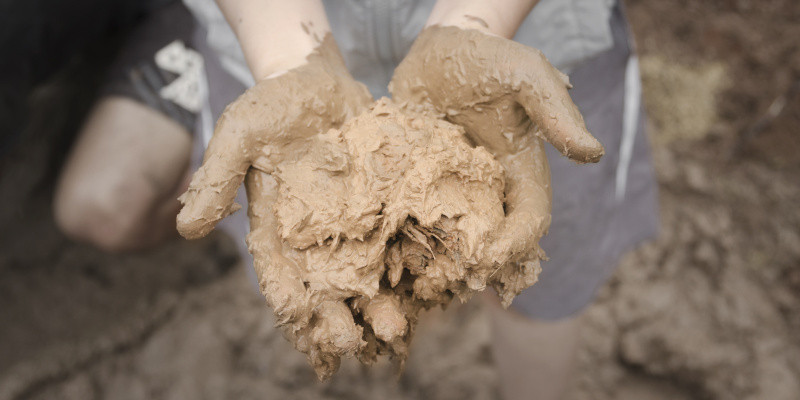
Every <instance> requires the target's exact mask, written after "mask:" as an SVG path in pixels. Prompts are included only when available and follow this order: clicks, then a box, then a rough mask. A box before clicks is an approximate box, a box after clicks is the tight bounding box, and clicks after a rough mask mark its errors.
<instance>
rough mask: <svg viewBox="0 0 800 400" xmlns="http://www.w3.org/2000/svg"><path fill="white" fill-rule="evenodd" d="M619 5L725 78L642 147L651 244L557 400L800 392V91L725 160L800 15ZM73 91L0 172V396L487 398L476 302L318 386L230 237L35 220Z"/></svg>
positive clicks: (601, 308)
mask: <svg viewBox="0 0 800 400" xmlns="http://www.w3.org/2000/svg"><path fill="white" fill-rule="evenodd" d="M628 6H629V7H628V11H629V13H630V16H631V20H632V23H633V28H634V32H635V34H636V36H637V40H638V45H639V49H640V51H641V52H642V53H643V56H647V57H659V58H660V59H661V60H666V61H665V62H671V63H680V64H679V65H681V66H683V67H686V68H696V70H697V71H703V70H707V69H703V68H704V66H707V65H713V64H707V63H722V64H724V65H725V69H726V73H727V74H728V78H729V79H730V80H732V81H734V82H737V84H736V85H733V86H731V87H728V88H723V89H721V91H720V92H719V93H717V94H716V98H717V106H716V112H715V116H714V117H713V118H711V121H712V122H711V123H710V128H709V129H708V131H707V132H705V134H704V135H697V136H695V135H692V137H691V138H677V139H675V140H668V141H658V140H656V141H654V142H656V143H657V144H656V148H655V150H654V152H655V160H656V170H657V174H658V180H659V183H660V201H661V207H662V208H661V221H662V228H661V234H660V236H659V238H658V239H657V240H655V241H654V242H652V243H649V244H646V245H644V246H643V247H642V248H640V249H637V250H635V251H633V252H631V253H630V254H628V255H627V256H626V257H625V258H624V259H623V260H622V262H621V263H620V268H619V269H618V270H617V273H616V274H615V276H614V278H613V280H612V281H611V282H609V284H608V285H606V287H605V288H604V289H603V290H602V292H601V293H600V295H599V298H598V302H597V304H595V305H594V306H592V307H591V308H590V309H589V310H588V311H587V313H586V314H585V315H584V316H583V317H582V319H583V320H582V323H583V327H582V332H583V333H582V348H581V352H580V358H579V360H580V368H579V373H578V375H577V377H576V379H575V385H574V388H573V390H572V392H571V393H570V395H569V396H568V397H567V398H569V399H581V400H582V399H623V400H625V399H651V400H652V399H708V398H711V399H730V398H736V399H795V398H798V397H800V388H798V387H797V382H798V381H800V365H799V364H800V363H798V360H800V341H799V340H798V338H800V298H798V297H800V295H798V293H800V270H798V265H800V228H799V227H800V215H799V214H800V212H799V211H798V209H797V206H796V204H797V199H798V198H800V182H798V179H797V177H798V176H800V157H798V154H800V151H797V150H798V149H800V143H798V139H797V138H798V137H800V136H798V134H797V129H798V128H797V127H798V126H800V120H799V119H798V115H800V99H797V98H794V99H792V100H791V101H789V103H788V104H787V105H786V109H785V111H784V112H783V113H782V114H781V115H779V116H778V117H777V118H775V119H774V120H773V121H772V122H771V123H770V125H769V126H768V127H767V128H766V129H765V130H763V131H762V132H761V133H759V134H758V135H757V136H756V137H755V138H754V139H753V140H750V141H747V142H746V144H745V145H743V146H740V147H741V148H742V150H741V154H740V155H739V156H738V157H737V158H734V159H730V158H728V157H727V155H726V154H727V151H728V150H729V149H731V148H734V147H735V146H736V145H737V144H738V143H740V139H739V137H740V135H739V134H740V132H743V131H746V130H747V129H748V128H749V127H750V126H751V124H752V123H753V122H754V121H756V120H757V119H758V118H760V117H761V116H762V115H763V114H764V113H765V112H766V110H767V109H768V107H769V106H770V104H771V103H772V102H773V100H775V98H777V97H778V96H780V95H781V93H783V92H784V91H785V90H786V89H787V87H788V85H789V84H790V83H791V82H792V81H793V80H794V79H797V77H798V76H800V51H798V47H797V46H798V45H797V43H796V42H797V41H796V38H797V37H798V36H800V32H798V26H797V24H796V21H797V20H798V18H800V6H798V5H797V4H796V2H793V1H788V0H787V1H777V2H771V3H769V4H766V3H762V2H741V1H737V2H734V1H714V2H693V1H685V2H683V1H682V2H679V3H678V4H677V5H676V4H675V3H671V4H668V3H667V2H661V1H655V0H638V1H632V2H629V4H628ZM654 64H656V65H657V64H658V63H654ZM644 73H645V74H646V75H647V74H650V76H647V77H646V79H645V81H647V80H648V79H651V78H654V79H658V77H659V74H658V70H657V69H655V70H648V71H644ZM56 84H58V82H56ZM82 90H83V88H82V87H80V85H75V84H64V83H63V82H62V83H61V84H60V86H58V85H56V86H50V87H49V88H48V89H47V90H46V91H41V92H39V93H38V94H37V98H36V99H34V100H37V101H34V104H35V105H36V107H37V109H38V110H39V111H40V113H39V114H38V120H39V121H47V124H46V126H45V124H43V123H42V124H40V125H39V126H34V127H32V128H31V129H33V128H35V129H33V130H31V131H30V132H29V134H28V135H26V136H25V139H24V141H23V142H22V143H21V146H20V147H19V148H18V149H17V150H16V151H15V153H14V154H13V155H11V156H10V158H7V159H5V160H4V161H3V165H2V169H0V170H1V171H2V175H0V201H1V202H2V207H0V226H2V229H0V326H2V327H3V328H2V329H0V399H14V398H26V399H51V398H63V399H100V398H113V399H152V398H169V399H184V398H202V397H204V396H205V397H210V398H213V397H216V398H260V399H264V398H266V399H272V398H274V399H283V398H305V399H335V398H354V399H373V398H386V399H415V398H429V399H449V398H452V399H465V398H472V399H489V398H496V391H495V390H496V375H495V372H494V369H493V367H492V359H491V354H490V353H489V351H488V342H489V340H490V334H489V330H488V326H487V324H486V314H485V311H484V309H483V307H482V306H481V305H480V304H479V303H475V302H470V303H468V304H467V305H465V306H463V307H451V308H449V309H448V310H447V311H444V312H440V311H437V312H436V313H435V314H424V315H423V318H424V319H425V320H424V321H423V322H422V323H421V327H422V328H421V329H420V330H419V332H418V333H417V335H416V338H415V343H414V345H413V346H414V347H413V348H412V350H411V356H410V358H409V360H408V362H407V365H406V369H405V373H404V374H403V375H402V377H400V379H399V380H397V379H396V378H395V376H394V372H393V370H392V368H390V366H389V365H386V364H378V365H377V366H376V367H370V368H362V367H361V366H360V365H359V364H358V363H357V362H344V363H343V365H342V367H341V369H340V371H339V372H338V373H337V375H336V376H335V377H334V378H333V379H332V380H331V381H330V382H328V383H324V384H321V383H316V379H317V378H316V376H315V375H314V373H313V371H312V370H311V369H310V368H309V367H308V365H307V363H306V360H305V358H304V356H303V355H302V354H301V353H299V352H297V351H296V350H294V349H293V348H292V347H291V345H290V344H289V343H288V342H287V341H286V340H285V339H284V338H283V337H282V336H281V335H280V332H279V331H278V330H276V329H275V328H274V326H273V324H274V320H273V319H272V317H271V311H270V310H268V309H267V308H266V307H264V305H263V298H262V297H261V296H260V295H259V294H257V293H254V291H252V290H251V288H250V286H249V283H248V282H247V280H246V278H245V276H244V274H243V272H242V271H241V269H240V268H237V267H236V266H235V265H231V264H232V263H235V261H234V260H232V259H231V257H233V254H234V253H235V251H234V250H233V248H232V247H231V245H230V243H229V242H228V241H227V240H226V239H225V238H223V237H221V236H214V237H212V238H210V239H209V240H204V241H200V242H189V243H181V242H176V243H173V244H170V245H168V246H167V247H165V248H163V249H159V250H154V251H150V252H145V253H142V254H138V255H134V256H110V255H104V254H102V253H100V252H97V251H95V250H92V249H89V248H88V247H85V246H79V245H76V244H73V243H70V242H69V241H67V240H66V239H64V238H63V237H62V236H61V235H60V234H59V233H58V232H57V231H56V229H55V227H54V225H53V222H52V216H51V214H50V211H49V201H50V198H49V196H50V194H51V192H52V179H53V174H54V171H55V168H56V166H57V163H56V162H55V161H54V160H57V159H58V152H59V151H62V150H60V149H59V148H55V147H54V146H56V145H57V144H58V143H59V142H58V140H56V139H55V138H56V137H57V136H58V135H60V134H62V133H63V132H61V131H59V130H63V129H68V128H69V127H70V126H72V127H74V124H70V123H68V122H67V121H68V120H69V118H74V117H71V116H70V113H76V110H75V109H74V108H70V104H72V103H75V102H76V96H75V94H76V93H78V94H79V93H81V91H82ZM653 90H654V89H653V88H652V87H649V86H645V95H646V96H659V93H658V92H654V91H653ZM42 98H44V99H45V100H47V102H45V103H46V104H43V102H42V101H41V100H42ZM684 101H687V102H688V101H692V99H691V98H686V99H685V100H684ZM650 104H652V103H650ZM649 112H650V113H651V114H652V113H659V112H662V111H661V110H659V109H658V108H657V107H656V108H652V109H649ZM45 117H46V118H45ZM665 120H666V119H665ZM703 120H704V121H705V120H706V119H703ZM651 133H652V134H653V135H658V134H659V133H658V132H657V131H651ZM226 265H227V267H226ZM545 267H546V265H545Z"/></svg>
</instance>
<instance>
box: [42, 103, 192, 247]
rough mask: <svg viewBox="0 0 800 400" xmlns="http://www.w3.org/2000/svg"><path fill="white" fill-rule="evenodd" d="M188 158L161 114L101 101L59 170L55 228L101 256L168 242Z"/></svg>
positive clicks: (176, 128)
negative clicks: (102, 251) (91, 246)
mask: <svg viewBox="0 0 800 400" xmlns="http://www.w3.org/2000/svg"><path fill="white" fill-rule="evenodd" d="M190 151H191V135H190V134H189V133H188V132H187V131H186V130H185V129H184V128H183V127H181V126H180V125H178V124H177V123H175V122H173V121H172V120H170V119H169V118H167V117H166V116H164V115H162V114H161V113H159V112H157V111H155V110H152V109H150V108H148V107H146V106H144V105H142V104H140V103H138V102H135V101H133V100H130V99H127V98H123V97H108V98H104V99H101V100H100V101H99V102H98V103H97V104H96V105H95V107H94V109H93V110H92V111H91V113H90V114H89V117H88V118H87V120H86V123H85V125H84V127H83V128H82V130H81V132H80V134H79V136H78V138H77V141H76V143H75V146H74V148H73V149H72V152H71V154H70V155H69V157H68V159H67V162H66V164H65V165H64V169H63V171H62V174H61V177H60V179H59V182H58V187H57V189H56V195H55V199H54V204H53V209H54V213H55V219H56V223H57V224H58V225H59V227H60V228H61V229H62V230H63V231H64V233H65V234H67V235H68V236H70V237H71V238H73V239H76V240H81V241H86V242H89V243H92V244H94V245H96V246H98V247H100V248H102V249H105V250H107V251H123V250H131V249H137V248H142V247H146V246H150V245H154V244H157V243H159V242H161V241H163V240H164V239H166V238H168V237H170V236H173V235H175V216H176V215H177V213H178V210H179V208H180V204H179V202H178V201H177V196H178V195H179V194H180V192H182V190H183V188H184V187H185V186H186V182H187V172H188V171H187V169H188V165H189V156H190Z"/></svg>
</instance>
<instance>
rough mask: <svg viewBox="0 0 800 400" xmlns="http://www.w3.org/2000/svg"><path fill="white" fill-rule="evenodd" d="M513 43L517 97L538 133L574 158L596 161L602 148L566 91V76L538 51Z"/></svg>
mask: <svg viewBox="0 0 800 400" xmlns="http://www.w3.org/2000/svg"><path fill="white" fill-rule="evenodd" d="M514 44H515V45H517V46H518V47H519V48H518V49H516V50H518V51H516V52H515V54H516V58H517V61H516V62H515V63H514V65H516V66H517V67H520V69H519V70H518V71H516V73H517V74H518V75H519V76H518V78H519V79H520V90H519V92H518V93H517V95H516V100H517V102H518V103H519V104H520V105H522V107H523V108H525V112H526V114H528V118H530V119H531V121H532V122H533V123H534V124H535V125H536V126H537V127H538V128H539V132H537V133H538V134H539V135H541V136H542V137H543V139H545V140H547V141H548V142H549V143H550V144H551V145H553V147H555V148H556V149H557V150H558V151H559V152H561V154H563V155H565V156H567V157H569V158H570V159H572V160H574V161H577V162H580V163H586V162H597V161H599V160H600V158H601V157H602V156H603V154H604V152H605V150H604V149H603V145H602V144H600V142H599V141H598V140H597V139H595V137H594V136H592V134H591V133H589V131H588V130H587V129H586V123H585V122H584V121H583V116H582V115H581V113H580V111H579V110H578V107H577V106H576V105H575V103H573V101H572V98H571V97H570V96H569V93H568V92H567V90H568V89H570V88H571V87H572V85H570V83H569V77H568V76H567V75H566V74H564V73H563V72H561V71H559V70H558V69H556V68H555V67H554V66H552V65H551V64H550V62H549V61H547V59H546V58H545V56H544V55H543V54H542V52H541V51H539V50H537V49H533V48H530V47H526V46H523V45H521V44H518V43H514ZM517 46H515V47H517Z"/></svg>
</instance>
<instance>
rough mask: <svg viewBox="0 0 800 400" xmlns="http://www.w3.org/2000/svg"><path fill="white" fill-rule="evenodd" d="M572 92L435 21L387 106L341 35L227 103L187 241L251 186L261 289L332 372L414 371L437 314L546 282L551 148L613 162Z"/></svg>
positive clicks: (190, 200) (195, 186)
mask: <svg viewBox="0 0 800 400" xmlns="http://www.w3.org/2000/svg"><path fill="white" fill-rule="evenodd" d="M568 87H569V83H568V79H567V77H566V76H565V75H563V74H562V73H560V72H559V71H558V70H556V69H555V68H554V67H552V66H551V65H550V64H549V63H548V62H547V60H546V59H545V58H544V56H543V55H542V54H541V53H540V52H539V51H537V50H535V49H531V48H528V47H525V46H523V45H520V44H518V43H515V42H513V41H510V40H506V39H502V38H499V37H495V36H490V35H487V34H484V33H481V32H478V31H472V30H462V29H459V28H454V27H430V28H427V29H425V30H424V31H423V32H422V33H421V34H420V35H419V37H418V39H417V41H416V42H415V44H414V46H413V47H412V48H411V51H410V52H409V54H408V56H407V57H406V59H405V60H404V61H403V62H402V63H401V64H400V66H398V68H397V70H396V71H395V76H394V78H393V79H392V82H391V84H390V91H391V92H392V95H393V101H394V102H392V101H390V100H387V99H381V100H379V101H378V102H375V103H373V101H372V99H371V96H370V95H369V93H368V92H367V90H366V88H365V87H364V86H363V85H362V84H360V83H358V82H356V81H355V80H353V78H352V77H351V76H350V74H349V73H348V71H347V69H346V67H345V65H344V62H343V61H342V58H341V55H340V54H339V51H338V49H337V48H336V45H335V43H334V41H333V38H332V37H331V36H330V35H328V37H326V38H325V40H324V41H323V42H322V43H321V44H320V46H319V47H318V49H317V50H316V51H315V52H314V53H313V54H312V55H310V56H309V57H308V63H307V64H306V65H304V66H302V67H298V68H295V69H293V70H290V71H288V72H287V73H284V74H283V75H280V76H277V77H274V78H271V79H266V80H263V81H261V82H259V83H258V84H256V85H255V86H254V87H252V88H251V89H249V90H248V91H247V92H246V93H244V94H243V95H242V96H241V97H240V98H239V99H237V100H236V101H235V102H233V103H232V104H231V105H229V106H228V108H227V109H226V110H225V112H224V113H223V115H222V116H221V117H220V119H219V121H218V123H217V127H216V131H215V133H214V136H213V138H212V140H211V142H210V143H209V146H208V150H207V152H206V156H205V159H204V162H203V165H202V166H201V167H200V169H199V170H198V171H197V172H196V173H195V175H194V177H193V179H192V182H191V185H190V187H189V190H188V191H187V192H186V193H185V194H184V195H183V196H181V201H182V202H183V204H184V207H183V209H182V210H181V212H180V214H179V215H178V230H179V231H180V233H181V234H182V235H183V236H185V237H187V238H198V237H202V236H204V235H206V234H207V233H208V232H209V231H210V230H211V229H213V227H214V225H215V224H216V223H217V222H218V221H219V220H220V219H222V218H224V217H225V216H227V215H228V214H230V213H231V212H234V211H236V210H237V209H238V208H239V206H238V205H236V204H234V203H233V199H234V197H235V195H236V191H237V189H238V187H239V185H240V184H241V183H242V181H245V186H246V189H247V196H248V202H249V210H248V215H249V217H250V229H251V232H250V234H249V235H248V238H247V242H248V246H249V249H250V252H251V253H252V254H253V256H254V260H255V269H256V272H257V274H258V276H259V277H260V282H259V283H260V287H261V290H262V293H263V294H264V296H265V297H266V299H267V302H268V304H269V305H270V306H271V307H272V308H273V310H274V311H275V315H276V317H277V321H278V324H279V325H280V326H282V327H283V330H284V333H285V335H286V336H287V338H288V339H289V340H290V341H292V342H293V344H294V345H295V347H296V348H297V349H298V350H300V351H302V352H304V353H306V354H307V356H308V359H309V361H310V363H311V364H312V366H313V367H314V368H315V370H316V371H317V374H318V375H319V376H320V378H327V377H329V376H330V375H331V374H332V373H333V372H335V371H336V369H337V368H338V366H339V361H340V357H341V356H343V355H349V356H357V357H358V358H359V359H360V360H361V361H363V362H371V361H373V360H375V358H376V356H377V355H378V354H390V355H393V356H395V359H396V360H399V361H401V362H402V360H404V359H405V357H406V355H407V351H408V343H409V342H410V340H411V337H412V335H413V330H414V326H415V324H416V320H417V315H418V313H419V311H420V310H422V309H427V308H430V307H433V306H435V305H444V304H447V303H449V302H450V301H451V299H452V298H453V297H458V298H459V299H461V300H466V299H468V298H469V297H470V296H471V295H472V294H473V293H475V292H476V291H480V290H483V289H484V288H485V287H486V285H491V286H493V287H494V288H495V289H496V290H497V292H498V293H499V294H500V296H501V298H502V302H503V304H504V305H506V306H507V305H509V304H510V303H511V300H512V299H513V297H514V296H516V295H517V294H518V293H519V292H520V291H522V290H523V289H525V288H527V287H529V286H530V285H532V284H533V283H534V282H535V281H536V278H537V275H538V272H539V270H540V268H539V260H540V259H541V258H543V257H544V253H543V251H542V250H541V249H540V248H539V246H538V241H539V239H540V238H541V237H542V236H543V235H544V234H545V233H546V231H547V229H548V227H549V224H550V203H551V190H550V172H549V168H548V165H547V160H546V158H545V155H544V149H543V144H542V139H545V140H547V141H548V142H550V143H551V144H552V145H554V146H555V147H556V148H557V149H559V150H560V151H561V152H562V153H563V154H564V155H566V156H568V157H570V158H572V159H573V160H575V161H578V162H596V161H597V160H598V159H599V158H600V157H601V156H602V154H603V148H602V146H601V145H600V143H598V142H597V140H595V139H594V138H593V137H592V136H591V135H590V134H589V133H588V132H587V131H586V128H585V126H584V123H583V119H582V117H581V115H580V113H579V112H578V110H577V108H576V107H575V105H574V104H573V103H572V101H571V99H570V98H569V95H568V94H567V89H568Z"/></svg>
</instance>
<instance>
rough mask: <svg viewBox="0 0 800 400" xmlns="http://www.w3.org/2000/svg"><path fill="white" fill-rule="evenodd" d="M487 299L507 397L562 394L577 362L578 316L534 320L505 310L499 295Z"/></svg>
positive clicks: (547, 399) (543, 399)
mask: <svg viewBox="0 0 800 400" xmlns="http://www.w3.org/2000/svg"><path fill="white" fill-rule="evenodd" d="M482 297H484V298H486V297H487V296H482ZM486 301H487V302H490V303H491V306H490V307H489V309H490V314H491V317H490V321H491V324H492V353H493V356H494V360H495V365H496V366H497V370H498V374H499V378H500V391H501V393H502V395H503V399H504V400H518V399H526V400H531V399H533V400H555V399H560V398H562V397H563V395H564V393H565V392H566V389H567V388H568V385H569V383H570V380H571V379H572V373H573V369H574V366H575V356H576V350H577V344H578V318H577V316H574V317H570V318H568V319H562V320H559V321H540V320H533V319H530V318H528V317H526V316H524V315H522V314H519V313H518V312H516V311H513V310H512V309H509V310H504V309H503V308H502V307H501V306H500V304H499V303H498V302H497V300H496V299H493V300H486Z"/></svg>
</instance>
